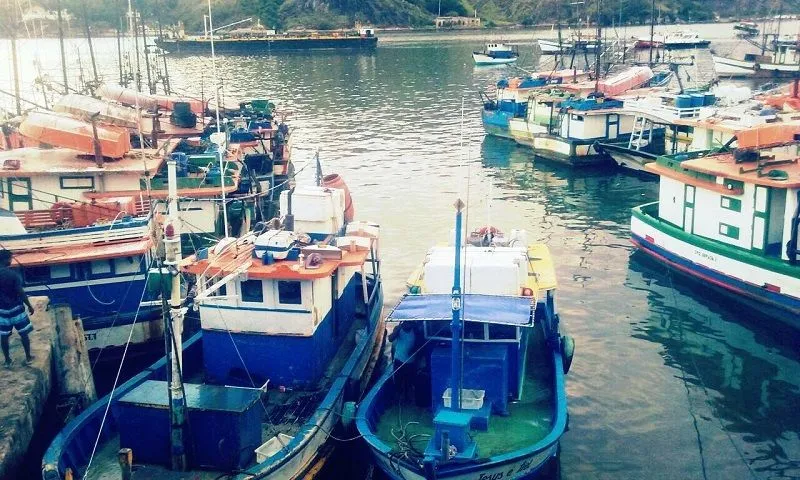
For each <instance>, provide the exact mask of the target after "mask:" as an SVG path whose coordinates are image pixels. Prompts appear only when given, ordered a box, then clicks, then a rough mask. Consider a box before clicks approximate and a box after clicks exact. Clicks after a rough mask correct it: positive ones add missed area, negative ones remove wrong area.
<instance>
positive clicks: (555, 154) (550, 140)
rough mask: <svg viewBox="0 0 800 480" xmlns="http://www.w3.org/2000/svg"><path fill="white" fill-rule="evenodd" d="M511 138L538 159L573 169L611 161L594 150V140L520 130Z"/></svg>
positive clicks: (513, 133) (514, 132) (603, 154)
mask: <svg viewBox="0 0 800 480" xmlns="http://www.w3.org/2000/svg"><path fill="white" fill-rule="evenodd" d="M512 138H513V139H514V141H516V142H517V143H519V144H520V145H524V146H527V147H530V148H531V149H533V151H534V153H535V154H536V156H538V157H541V158H544V159H546V160H550V161H553V162H558V163H564V164H567V165H571V166H574V167H581V166H591V165H603V164H607V163H609V162H610V161H611V159H610V157H609V156H608V155H606V154H605V153H603V152H600V151H598V150H597V149H596V148H595V146H594V144H595V141H596V140H595V139H588V140H582V139H576V138H564V137H560V136H558V135H551V134H548V133H537V132H534V131H531V132H527V131H520V130H512ZM620 138H622V137H620Z"/></svg>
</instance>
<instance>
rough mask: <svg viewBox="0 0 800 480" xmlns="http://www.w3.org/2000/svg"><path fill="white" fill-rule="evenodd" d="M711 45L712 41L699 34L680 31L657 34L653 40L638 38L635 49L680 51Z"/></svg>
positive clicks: (648, 37)
mask: <svg viewBox="0 0 800 480" xmlns="http://www.w3.org/2000/svg"><path fill="white" fill-rule="evenodd" d="M710 44H711V41H710V40H706V39H705V38H703V37H701V36H700V34H699V33H698V32H693V31H684V30H680V31H675V32H669V33H666V34H655V35H653V36H652V40H651V38H650V36H647V37H637V38H636V43H635V44H634V47H636V48H651V47H652V48H664V49H667V50H679V49H684V48H704V47H708V46H709V45H710Z"/></svg>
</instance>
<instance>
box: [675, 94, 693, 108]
mask: <svg viewBox="0 0 800 480" xmlns="http://www.w3.org/2000/svg"><path fill="white" fill-rule="evenodd" d="M675 108H692V97H690V96H689V95H677V96H676V97H675Z"/></svg>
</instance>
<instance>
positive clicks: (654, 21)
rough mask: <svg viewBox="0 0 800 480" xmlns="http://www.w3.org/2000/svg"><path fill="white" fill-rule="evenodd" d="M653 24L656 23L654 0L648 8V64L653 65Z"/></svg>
mask: <svg viewBox="0 0 800 480" xmlns="http://www.w3.org/2000/svg"><path fill="white" fill-rule="evenodd" d="M655 24H656V0H653V4H652V7H651V9H650V61H649V62H648V63H649V64H650V66H651V67H652V66H653V38H654V37H655Z"/></svg>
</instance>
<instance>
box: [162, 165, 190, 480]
mask: <svg viewBox="0 0 800 480" xmlns="http://www.w3.org/2000/svg"><path fill="white" fill-rule="evenodd" d="M167 180H168V183H169V190H168V192H169V216H168V218H169V221H168V222H169V223H167V226H166V227H165V229H164V230H165V232H164V246H165V251H166V261H165V262H164V265H166V266H167V268H168V270H169V273H170V275H171V276H172V292H170V300H169V307H170V308H169V312H170V318H171V319H172V335H173V344H174V345H175V351H174V352H173V353H172V355H171V356H170V371H171V378H170V384H169V393H170V395H171V398H172V401H171V403H170V414H171V425H172V428H171V434H170V439H171V447H172V448H171V450H172V469H173V470H177V471H184V470H186V453H185V450H184V441H183V425H184V423H185V418H186V399H185V398H184V396H183V384H182V379H181V367H182V365H183V351H182V349H181V346H182V343H181V342H182V338H183V310H182V309H181V307H182V305H181V276H180V272H178V265H179V264H180V262H181V233H180V232H181V222H180V213H179V211H178V179H177V172H176V163H175V160H172V159H170V160H168V161H167Z"/></svg>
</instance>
